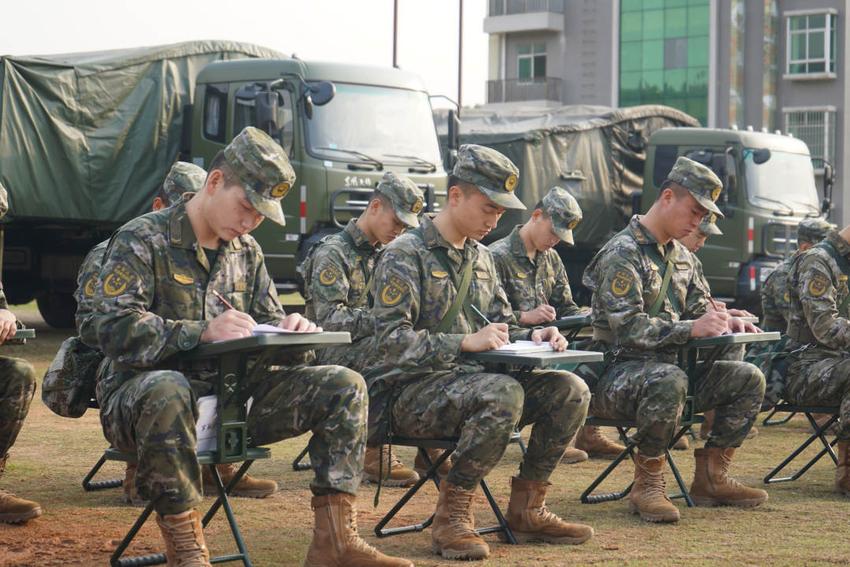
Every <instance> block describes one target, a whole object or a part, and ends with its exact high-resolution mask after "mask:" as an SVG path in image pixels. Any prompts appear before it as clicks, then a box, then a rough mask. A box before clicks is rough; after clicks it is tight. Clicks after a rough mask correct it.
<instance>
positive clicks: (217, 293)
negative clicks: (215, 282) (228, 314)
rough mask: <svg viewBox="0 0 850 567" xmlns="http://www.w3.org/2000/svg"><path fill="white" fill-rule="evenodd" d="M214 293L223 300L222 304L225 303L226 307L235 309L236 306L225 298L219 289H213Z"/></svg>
mask: <svg viewBox="0 0 850 567" xmlns="http://www.w3.org/2000/svg"><path fill="white" fill-rule="evenodd" d="M212 293H213V295H214V296H216V297H217V298H218V300H219V301H221V302H222V304H224V306H225V307H227V308H228V309H234V310H235V308H234V307H233V306H232V305H231V304H230V302H229V301H227V300H226V299H225V298H224V296H223V295H221V294H220V293H219V292H218V291H217V290H212Z"/></svg>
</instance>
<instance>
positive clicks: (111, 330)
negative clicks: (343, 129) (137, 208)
mask: <svg viewBox="0 0 850 567" xmlns="http://www.w3.org/2000/svg"><path fill="white" fill-rule="evenodd" d="M294 181H295V174H294V172H293V170H292V167H291V166H290V165H289V160H288V159H287V157H286V154H285V152H284V151H283V149H282V148H281V147H280V146H279V145H278V144H277V143H275V142H274V140H272V139H271V138H270V137H269V136H268V135H267V134H265V133H264V132H262V131H260V130H258V129H256V128H253V127H249V128H246V129H245V130H243V131H242V132H241V133H240V134H239V135H237V136H236V138H234V139H233V141H232V142H231V143H230V144H229V145H228V146H227V147H226V148H225V149H224V150H223V151H222V152H220V153H219V154H218V156H216V158H214V159H213V161H212V163H211V164H210V169H209V175H208V176H207V178H206V181H205V183H204V186H203V188H202V189H201V191H200V192H198V194H197V195H195V196H194V197H193V198H192V199H191V200H190V201H188V202H187V203H185V204H184V203H180V204H178V205H176V206H174V207H170V208H168V209H163V210H161V211H157V212H154V213H149V214H147V215H144V216H142V217H139V218H137V219H135V220H132V221H130V222H129V223H127V224H126V225H124V226H123V227H122V228H121V229H119V230H118V231H117V232H116V234H115V235H114V236H113V238H112V240H111V242H110V245H109V247H108V249H107V251H106V255H105V257H104V262H103V267H102V269H101V272H100V277H99V281H98V283H97V285H96V288H95V298H94V310H95V312H94V317H93V319H92V321H91V322H90V323H89V324H93V325H94V328H95V332H96V335H97V338H98V342H99V345H100V347H101V349H102V350H103V352H104V354H106V356H107V357H108V359H109V364H110V367H109V369H108V371H107V372H105V373H103V374H102V377H101V378H100V380H99V381H98V385H97V399H98V402H99V404H100V408H101V411H100V418H101V424H102V425H103V430H104V433H105V435H106V437H107V439H108V440H109V441H110V442H111V443H112V445H113V446H114V447H116V448H117V449H119V450H121V451H128V452H133V453H135V454H136V456H137V460H138V470H137V473H136V485H137V487H138V490H139V493H140V494H141V496H143V497H145V498H148V499H153V500H154V502H155V509H156V512H157V523H158V524H159V526H160V530H161V532H162V535H163V538H164V539H165V542H166V554H167V556H168V560H169V563H173V564H175V565H177V564H179V565H208V564H209V552H208V550H207V548H206V544H205V540H204V536H203V532H202V530H201V523H200V514H199V513H198V511H197V510H196V506H197V505H198V504H199V503H200V500H201V492H200V491H201V471H200V467H199V465H198V460H197V456H196V442H197V435H196V431H195V420H196V419H197V415H198V409H197V403H196V391H198V393H200V391H199V390H200V388H199V387H198V386H197V385H196V384H191V385H190V381H192V382H195V383H197V382H203V381H204V380H205V378H206V377H207V376H208V375H207V374H205V373H204V372H201V371H198V370H197V369H190V368H186V367H184V366H183V365H182V364H181V362H180V357H179V355H180V353H184V352H187V351H190V350H192V349H194V348H195V347H196V346H198V345H199V344H201V343H209V342H215V341H219V340H229V339H236V338H241V337H246V336H250V335H251V333H252V330H253V328H254V326H255V325H256V324H257V323H268V324H273V325H279V326H280V327H282V328H284V329H289V330H292V331H297V332H300V331H310V330H315V329H316V326H315V324H313V323H311V322H310V321H309V320H307V319H305V318H303V317H302V316H300V315H298V314H291V315H286V314H285V313H284V311H283V308H282V307H281V305H280V302H279V301H278V297H277V291H276V289H275V286H274V283H273V282H272V280H271V278H270V277H269V275H268V272H267V271H266V268H265V264H264V262H263V255H262V253H261V252H260V248H259V245H258V244H257V242H256V241H255V240H254V239H253V238H251V237H250V236H249V235H248V233H249V232H251V231H252V230H253V229H255V228H256V227H257V226H258V225H259V224H260V222H262V220H263V218H264V217H267V218H269V219H271V220H273V221H275V222H276V223H278V224H280V225H283V224H284V222H285V221H284V216H283V210H282V209H281V206H280V199H282V198H283V197H284V195H286V193H287V191H288V190H289V188H290V187H291V186H292V184H293V183H294ZM214 291H215V292H217V293H219V294H220V295H222V296H224V297H226V298H227V301H228V302H229V303H230V304H231V305H232V306H233V309H227V308H226V306H225V305H224V302H223V301H220V300H219V299H218V297H217V296H216V295H215V294H214V293H213V292H214ZM304 360H305V357H303V356H301V355H299V356H297V357H293V359H292V360H291V362H290V363H289V364H284V365H282V367H280V368H279V369H277V370H270V369H269V370H267V371H264V370H260V369H256V368H255V369H254V370H253V371H252V374H251V377H250V383H248V384H246V385H245V386H246V388H247V389H248V391H249V392H251V394H252V397H253V405H252V408H251V412H250V413H249V415H248V419H247V422H248V423H247V425H248V435H249V436H250V438H251V441H252V443H253V444H256V445H266V444H269V443H274V442H276V441H279V440H281V439H286V438H289V437H294V436H296V435H300V434H302V433H305V432H307V431H312V432H313V437H312V439H311V441H310V460H311V462H312V463H313V467H314V470H315V478H314V480H313V482H312V484H311V488H312V490H313V493H314V497H313V501H312V507H313V510H314V511H315V518H316V528H315V531H314V538H313V542H312V544H311V546H310V549H309V551H308V553H307V561H306V564H307V565H310V566H313V565H322V566H325V565H334V566H338V565H352V566H364V565H369V566H409V565H412V564H411V563H410V562H408V561H405V560H395V559H392V558H389V557H386V556H384V555H382V554H380V553H379V552H378V551H377V550H375V549H373V548H371V547H370V546H368V545H367V544H366V543H365V542H364V541H363V540H362V539H361V538H360V537H359V535H358V534H357V532H356V520H355V508H354V506H355V493H356V491H357V487H358V485H359V484H360V472H361V469H362V463H363V451H364V447H365V439H366V410H367V402H368V400H367V398H366V396H367V393H366V385H365V383H364V382H363V378H362V377H361V376H360V375H359V374H357V373H356V372H354V371H352V370H349V369H347V368H343V367H339V366H319V367H308V366H305V365H304V364H303V361H304ZM193 387H194V388H195V389H193ZM205 393H206V392H205Z"/></svg>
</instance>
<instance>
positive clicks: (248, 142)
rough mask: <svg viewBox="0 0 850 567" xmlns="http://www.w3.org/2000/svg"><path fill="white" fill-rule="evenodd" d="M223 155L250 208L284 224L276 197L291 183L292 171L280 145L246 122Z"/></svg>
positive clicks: (280, 197) (292, 178)
mask: <svg viewBox="0 0 850 567" xmlns="http://www.w3.org/2000/svg"><path fill="white" fill-rule="evenodd" d="M224 159H225V160H226V161H227V165H228V166H230V168H231V169H232V170H233V173H234V174H236V177H237V178H238V179H239V182H240V183H241V184H242V186H243V187H244V188H245V195H246V196H247V197H248V200H249V201H251V204H252V205H254V208H255V209H257V211H258V212H259V213H260V214H261V215H263V216H264V217H268V218H270V219H271V220H273V221H274V222H276V223H277V224H279V225H281V226H285V225H286V219H285V218H284V217H283V209H282V208H281V206H280V200H281V199H283V197H284V196H285V195H286V194H287V193H288V192H289V189H290V188H291V187H292V185H293V184H294V183H295V171H294V170H293V169H292V166H291V165H290V164H289V158H288V157H286V152H285V151H283V148H281V147H280V145H278V143H277V142H275V141H274V140H273V139H272V138H271V136H269V135H268V134H266V133H265V132H263V131H262V130H259V129H257V128H254V127H253V126H248V127H247V128H245V129H244V130H242V131H241V132H239V134H238V135H237V136H236V137H235V138H233V141H231V142H230V143H229V144H228V145H227V147H226V148H224Z"/></svg>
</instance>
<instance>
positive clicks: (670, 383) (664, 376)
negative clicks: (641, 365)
mask: <svg viewBox="0 0 850 567" xmlns="http://www.w3.org/2000/svg"><path fill="white" fill-rule="evenodd" d="M647 372H648V373H649V376H648V377H647V387H648V388H651V389H656V390H663V391H664V392H668V395H670V394H673V395H674V396H676V397H678V398H681V399H682V400H684V399H685V397H686V396H687V395H688V375H687V374H685V371H684V370H682V369H681V368H679V367H678V366H675V365H673V364H658V365H654V366H653V367H651V368H649V369H647Z"/></svg>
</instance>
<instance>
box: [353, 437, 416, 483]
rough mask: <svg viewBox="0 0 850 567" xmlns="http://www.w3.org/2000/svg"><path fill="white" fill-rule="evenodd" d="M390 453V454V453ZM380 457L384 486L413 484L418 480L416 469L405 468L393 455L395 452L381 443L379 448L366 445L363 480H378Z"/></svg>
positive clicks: (375, 481)
mask: <svg viewBox="0 0 850 567" xmlns="http://www.w3.org/2000/svg"><path fill="white" fill-rule="evenodd" d="M390 453H392V455H391V454H390ZM381 458H383V460H384V464H383V469H382V470H383V477H384V478H383V480H382V484H383V485H384V486H413V485H414V484H416V481H417V480H419V475H418V474H416V471H414V470H412V469H409V468H407V467H406V466H404V464H403V463H402V462H401V461H400V460H398V458H396V456H395V452H392V451H390V450H389V447H387V446H386V445H381V448H380V449H378V448H377V447H366V458H365V459H364V460H363V480H365V481H366V482H374V483H377V482H378V478H379V477H380V476H381V474H382V473H381V472H379V470H380V469H381Z"/></svg>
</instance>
